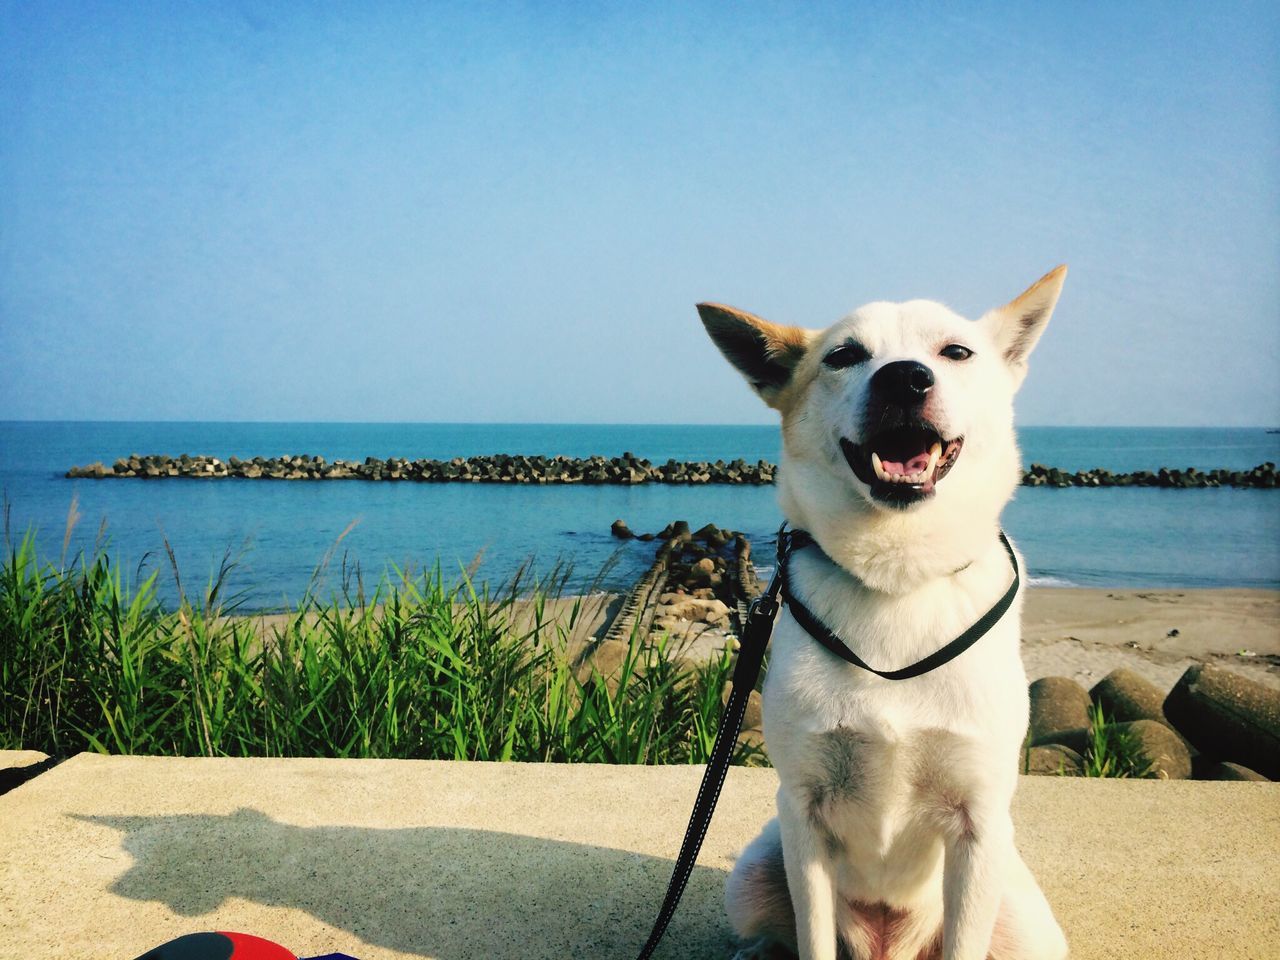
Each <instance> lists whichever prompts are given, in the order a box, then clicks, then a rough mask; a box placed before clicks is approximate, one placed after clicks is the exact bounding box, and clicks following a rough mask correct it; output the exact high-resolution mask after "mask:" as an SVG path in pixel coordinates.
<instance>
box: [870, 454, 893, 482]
mask: <svg viewBox="0 0 1280 960" xmlns="http://www.w3.org/2000/svg"><path fill="white" fill-rule="evenodd" d="M871 469H872V470H874V471H875V472H876V476H877V477H879V478H880V479H881V480H888V479H889V475H888V474H887V473H885V472H884V464H883V463H882V462H881V461H880V454H878V453H876V452H875V451H872V453H871Z"/></svg>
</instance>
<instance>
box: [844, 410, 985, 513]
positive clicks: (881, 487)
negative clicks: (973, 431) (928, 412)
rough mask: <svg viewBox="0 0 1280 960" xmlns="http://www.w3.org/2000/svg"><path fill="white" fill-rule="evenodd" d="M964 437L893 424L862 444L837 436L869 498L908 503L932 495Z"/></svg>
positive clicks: (912, 425)
mask: <svg viewBox="0 0 1280 960" xmlns="http://www.w3.org/2000/svg"><path fill="white" fill-rule="evenodd" d="M962 446H964V437H956V438H955V439H954V440H946V439H944V438H943V437H941V436H939V435H938V433H937V431H935V430H933V429H932V428H931V427H929V426H928V425H927V424H923V423H918V424H911V425H907V426H900V427H893V428H891V429H888V430H884V431H882V432H880V433H878V434H876V435H875V436H873V437H870V438H869V439H867V440H866V441H864V442H863V443H862V444H856V443H853V442H852V441H851V440H846V439H845V438H844V437H841V438H840V450H841V451H842V452H843V453H844V458H845V460H847V461H848V462H849V466H850V468H851V469H852V470H853V473H854V476H856V477H857V478H858V479H859V480H861V481H862V482H863V483H865V484H866V485H867V486H868V487H869V488H870V490H871V496H872V498H874V499H876V500H879V501H882V502H884V503H887V504H891V505H893V506H910V505H911V504H913V503H919V502H920V501H921V500H924V499H926V498H928V497H931V496H933V492H934V489H935V488H936V487H937V485H938V483H939V481H941V480H942V478H943V477H945V476H946V475H947V473H948V472H950V470H951V468H952V467H953V466H955V462H956V460H957V458H958V457H959V456H960V448H961V447H962Z"/></svg>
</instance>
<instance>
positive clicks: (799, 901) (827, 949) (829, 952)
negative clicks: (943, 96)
mask: <svg viewBox="0 0 1280 960" xmlns="http://www.w3.org/2000/svg"><path fill="white" fill-rule="evenodd" d="M778 825H779V826H780V827H781V828H782V862H783V865H784V866H785V868H786V871H787V890H788V891H789V892H790V894H791V906H792V908H793V909H794V911H795V917H796V952H797V953H798V954H799V955H800V960H836V904H835V875H834V871H833V870H832V865H831V858H830V857H829V856H828V854H827V851H826V845H825V844H824V843H823V841H822V837H821V836H820V835H819V834H818V831H817V830H816V829H815V828H814V824H813V822H812V819H811V816H810V812H809V810H808V809H807V808H806V807H805V806H804V803H803V802H798V798H792V797H789V796H788V795H787V794H786V793H785V792H783V791H779V793H778Z"/></svg>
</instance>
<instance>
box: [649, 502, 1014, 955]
mask: <svg viewBox="0 0 1280 960" xmlns="http://www.w3.org/2000/svg"><path fill="white" fill-rule="evenodd" d="M1000 542H1001V543H1002V544H1003V545H1004V548H1005V550H1006V551H1007V552H1008V554H1009V562H1010V563H1011V564H1012V565H1013V583H1012V584H1010V586H1009V589H1008V590H1006V591H1005V593H1004V596H1002V597H1001V598H1000V599H999V600H997V601H996V603H995V606H993V607H992V608H991V609H990V610H988V611H987V612H986V613H985V614H984V615H983V616H982V617H981V619H979V620H978V622H977V623H975V624H974V625H973V626H972V627H970V628H969V629H968V630H966V631H965V632H964V633H962V634H960V636H958V637H956V639H954V640H952V641H951V642H950V643H948V644H947V645H946V646H945V647H943V648H942V649H940V650H938V651H936V652H934V653H931V654H929V656H927V657H925V658H924V659H923V660H919V661H917V662H916V663H913V664H912V665H911V666H909V667H904V668H903V669H901V670H888V671H883V672H882V671H880V670H876V669H875V668H874V667H870V666H868V665H867V664H866V663H865V662H864V661H863V660H862V659H861V658H860V657H859V656H858V655H857V654H856V653H854V652H853V651H852V650H850V649H849V648H848V647H846V646H845V645H844V643H843V642H841V640H840V638H839V637H837V636H836V635H835V634H834V633H832V632H831V630H830V629H829V628H828V627H827V626H826V624H824V623H823V622H822V621H821V620H819V619H818V618H817V617H815V616H814V615H813V613H812V612H810V610H809V609H808V608H807V607H805V606H804V604H802V603H801V602H800V601H798V600H796V599H795V597H794V596H793V595H792V594H791V591H790V590H789V589H788V587H787V561H788V560H789V559H790V558H791V552H792V551H793V550H800V549H803V548H804V547H807V546H809V545H811V544H814V543H815V541H814V539H813V537H811V536H810V535H809V534H808V533H806V532H805V531H804V530H788V529H787V525H786V524H785V523H784V524H783V525H782V529H780V530H779V531H778V563H777V566H776V567H774V570H773V576H772V577H770V578H769V586H768V587H766V588H765V591H764V593H762V594H760V596H758V597H756V598H755V599H754V600H752V601H751V606H750V608H749V609H748V611H747V622H746V624H745V625H744V626H743V629H742V639H741V646H740V648H739V650H738V663H737V665H736V666H735V667H734V670H733V681H732V682H733V688H732V690H731V691H730V693H729V702H728V703H727V704H726V705H725V708H724V715H723V716H722V717H721V718H720V729H719V730H718V731H717V732H716V742H715V745H714V746H712V748H711V758H710V759H709V760H708V761H707V769H706V771H705V772H704V773H703V775H702V784H701V785H700V786H699V787H698V797H697V799H696V800H695V801H694V803H693V813H692V814H691V815H690V817H689V826H688V827H687V828H686V829H685V833H684V842H682V843H681V844H680V853H679V855H678V856H677V857H676V865H675V869H674V870H673V871H672V873H671V882H670V883H669V884H667V893H666V896H665V897H664V898H663V900H662V907H661V909H660V910H659V911H658V918H657V919H656V920H655V921H654V923H653V930H652V931H650V933H649V939H648V940H646V941H645V944H644V947H643V948H642V949H641V950H640V955H639V957H637V960H649V958H650V957H651V956H653V951H654V950H655V949H657V947H658V943H659V942H660V941H661V940H662V936H663V934H665V933H666V932H667V924H669V923H670V922H671V918H672V916H674V915H675V912H676V907H677V906H678V905H679V904H680V898H681V896H683V895H684V888H685V886H686V885H687V884H688V883H689V875H690V874H691V873H692V872H693V865H694V863H695V862H696V861H697V859H698V851H699V850H701V849H702V841H703V839H704V838H705V837H706V835H707V828H708V827H709V826H710V825H711V815H712V814H713V813H714V812H715V809H716V801H717V800H719V799H720V788H721V787H723V786H724V778H725V774H727V773H728V772H729V761H730V760H731V759H732V758H733V751H734V748H735V746H736V745H737V742H738V734H739V733H740V732H741V730H742V717H743V714H744V713H745V712H746V709H747V698H748V697H750V696H751V691H752V690H754V689H755V685H756V680H757V679H759V677H760V665H761V664H762V663H763V662H764V652H765V649H766V648H767V647H768V645H769V637H770V636H771V635H772V634H773V621H774V620H775V619H776V618H777V616H778V610H779V609H780V604H779V602H778V598H779V594H781V598H782V601H783V602H784V603H786V605H787V606H788V607H790V608H791V615H792V616H793V617H795V619H796V622H797V623H799V624H800V626H801V627H803V628H804V630H805V632H806V633H808V634H809V636H811V637H813V639H815V640H817V641H818V643H820V644H822V646H824V647H826V649H828V650H830V651H831V652H832V653H834V654H835V655H836V656H838V657H840V658H841V659H842V660H845V661H847V662H848V663H851V664H853V665H854V666H856V667H861V668H862V669H863V670H867V671H870V672H871V673H874V674H875V675H876V676H878V677H883V678H884V679H886V680H907V679H910V678H911V677H918V676H920V675H921V674H924V673H928V672H929V671H930V670H936V669H937V668H938V667H940V666H942V665H943V664H944V663H948V662H949V661H951V660H954V659H955V658H956V657H958V656H960V654H962V653H964V651H966V650H968V649H969V648H970V647H971V646H973V645H974V643H976V642H977V641H978V639H979V638H980V637H982V635H983V634H985V633H986V632H987V631H988V630H990V629H991V628H992V627H993V626H995V625H996V623H997V622H998V621H999V620H1000V618H1001V617H1002V616H1004V614H1005V612H1006V611H1007V610H1008V609H1009V606H1010V604H1012V603H1013V598H1014V597H1015V596H1016V595H1017V593H1018V585H1019V583H1020V578H1019V574H1018V559H1017V557H1015V556H1014V553H1013V547H1011V546H1010V545H1009V540H1008V539H1007V538H1006V537H1005V535H1004V532H1003V531H1002V532H1001V533H1000Z"/></svg>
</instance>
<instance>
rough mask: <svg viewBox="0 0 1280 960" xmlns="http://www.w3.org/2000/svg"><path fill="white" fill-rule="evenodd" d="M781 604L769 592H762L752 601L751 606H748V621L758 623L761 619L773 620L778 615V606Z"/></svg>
mask: <svg viewBox="0 0 1280 960" xmlns="http://www.w3.org/2000/svg"><path fill="white" fill-rule="evenodd" d="M779 606H780V604H779V603H778V600H777V598H776V597H771V596H770V595H769V594H768V593H762V594H760V596H758V597H756V598H755V599H754V600H752V601H751V606H750V607H748V608H747V622H749V623H756V622H758V621H759V620H761V619H764V620H768V621H769V622H772V621H773V618H774V617H776V616H777V615H778V607H779Z"/></svg>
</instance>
